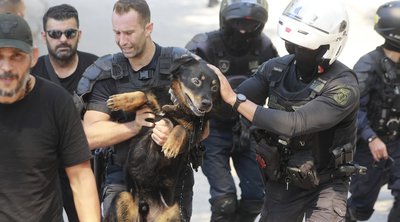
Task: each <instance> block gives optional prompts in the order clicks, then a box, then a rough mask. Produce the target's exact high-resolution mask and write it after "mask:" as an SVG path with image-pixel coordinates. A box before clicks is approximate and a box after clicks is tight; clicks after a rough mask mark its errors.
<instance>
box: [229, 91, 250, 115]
mask: <svg viewBox="0 0 400 222" xmlns="http://www.w3.org/2000/svg"><path fill="white" fill-rule="evenodd" d="M246 100H247V98H246V96H245V95H243V94H241V93H238V94H236V101H235V103H234V104H233V106H232V109H233V110H235V111H236V110H237V109H238V107H239V105H240V103H242V102H245V101H246Z"/></svg>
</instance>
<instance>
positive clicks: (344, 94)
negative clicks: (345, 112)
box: [333, 88, 351, 106]
mask: <svg viewBox="0 0 400 222" xmlns="http://www.w3.org/2000/svg"><path fill="white" fill-rule="evenodd" d="M350 94H351V92H350V90H349V89H346V88H342V89H339V90H338V91H337V93H336V94H335V95H334V96H333V99H334V100H335V101H336V102H337V103H338V104H339V105H341V106H344V105H346V104H347V102H348V101H349V98H350Z"/></svg>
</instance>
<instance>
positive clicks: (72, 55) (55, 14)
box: [31, 4, 97, 222]
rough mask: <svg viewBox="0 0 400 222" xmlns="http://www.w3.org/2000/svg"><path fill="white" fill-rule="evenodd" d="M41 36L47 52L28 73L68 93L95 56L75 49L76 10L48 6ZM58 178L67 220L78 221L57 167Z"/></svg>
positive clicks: (77, 36)
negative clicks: (60, 87) (50, 82)
mask: <svg viewBox="0 0 400 222" xmlns="http://www.w3.org/2000/svg"><path fill="white" fill-rule="evenodd" d="M43 28H44V31H43V32H42V37H43V39H44V40H45V41H46V44H47V49H48V55H43V56H41V57H39V59H38V62H37V63H36V65H35V66H34V67H33V68H32V70H31V73H32V74H33V75H36V76H41V77H43V78H45V79H48V80H51V81H52V82H54V83H56V84H58V85H61V86H62V87H63V88H65V89H66V90H67V91H68V92H69V93H70V94H71V95H73V94H74V93H75V91H76V87H77V85H78V82H79V80H80V79H81V77H82V74H83V72H84V71H85V69H86V68H87V67H88V66H89V65H91V64H92V63H93V62H94V61H95V60H96V59H97V56H95V55H93V54H90V53H86V52H80V51H77V48H78V42H79V39H80V37H81V30H79V18H78V12H77V10H76V9H75V8H74V7H73V6H71V5H67V4H62V5H57V6H53V7H51V8H49V10H48V11H47V12H46V13H45V14H44V16H43ZM60 181H61V187H62V194H63V203H64V208H65V211H66V213H67V215H68V220H69V221H70V222H75V221H76V222H78V216H77V214H76V210H75V205H74V201H73V197H72V192H71V188H70V187H69V181H68V177H67V175H66V174H65V171H64V170H63V169H61V170H60Z"/></svg>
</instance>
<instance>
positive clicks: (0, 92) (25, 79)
mask: <svg viewBox="0 0 400 222" xmlns="http://www.w3.org/2000/svg"><path fill="white" fill-rule="evenodd" d="M1 78H13V79H16V80H18V83H17V86H16V87H15V88H14V89H11V90H8V91H7V90H3V89H0V96H1V97H14V96H16V95H17V94H18V93H20V92H21V91H25V90H26V87H27V83H28V80H29V74H28V73H26V74H25V75H24V76H23V77H22V78H21V79H19V76H18V75H16V74H12V73H4V74H0V79H1Z"/></svg>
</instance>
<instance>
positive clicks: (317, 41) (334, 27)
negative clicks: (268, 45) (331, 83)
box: [278, 0, 349, 65]
mask: <svg viewBox="0 0 400 222" xmlns="http://www.w3.org/2000/svg"><path fill="white" fill-rule="evenodd" d="M348 29H349V19H348V15H347V12H346V9H345V7H344V6H343V5H342V4H341V2H340V1H339V0H292V1H291V2H290V3H289V5H288V6H287V7H286V9H285V11H284V12H283V13H282V15H281V16H280V18H279V24H278V34H279V36H280V37H281V38H282V39H283V40H285V41H288V42H291V43H293V44H296V45H299V46H302V47H305V48H308V49H313V50H315V49H318V48H319V47H320V46H322V45H329V49H328V51H327V52H326V53H325V55H324V56H323V57H322V59H324V60H329V65H331V64H332V63H333V62H334V61H335V60H336V58H337V57H338V56H339V54H340V53H341V51H342V49H343V47H344V45H345V43H346V40H347V34H348Z"/></svg>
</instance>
